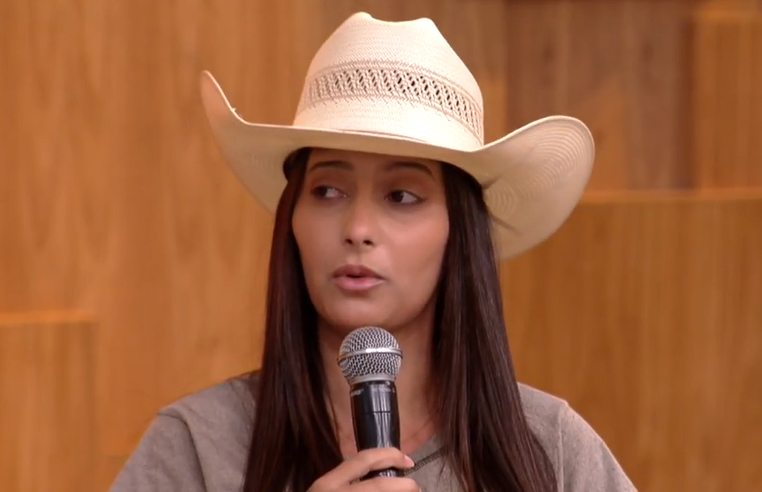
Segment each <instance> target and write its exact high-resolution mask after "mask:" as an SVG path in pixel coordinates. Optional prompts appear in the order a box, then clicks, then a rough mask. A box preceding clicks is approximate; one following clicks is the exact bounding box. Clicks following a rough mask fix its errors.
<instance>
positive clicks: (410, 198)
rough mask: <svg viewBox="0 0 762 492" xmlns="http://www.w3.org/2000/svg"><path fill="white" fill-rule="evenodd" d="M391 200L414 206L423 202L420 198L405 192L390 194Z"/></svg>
mask: <svg viewBox="0 0 762 492" xmlns="http://www.w3.org/2000/svg"><path fill="white" fill-rule="evenodd" d="M389 199H390V200H391V201H393V202H394V203H401V204H403V205H412V204H414V203H418V202H420V201H421V199H420V198H419V197H418V196H416V195H414V194H413V193H410V192H409V191H404V190H395V191H392V192H391V193H389Z"/></svg>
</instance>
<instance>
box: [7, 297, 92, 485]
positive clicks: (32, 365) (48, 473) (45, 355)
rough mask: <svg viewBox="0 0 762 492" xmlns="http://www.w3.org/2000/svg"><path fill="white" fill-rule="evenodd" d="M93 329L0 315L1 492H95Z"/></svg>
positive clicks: (79, 323)
mask: <svg viewBox="0 0 762 492" xmlns="http://www.w3.org/2000/svg"><path fill="white" fill-rule="evenodd" d="M95 330H96V323H95V321H94V320H93V319H92V318H90V317H89V316H86V315H82V314H77V313H65V312H63V313H29V314H26V315H2V314H0V490H3V491H4V492H6V491H7V492H43V491H56V492H96V491H95V490H94V483H95V478H96V473H95V470H96V464H97V463H96V458H97V435H96V419H95V417H96V398H95V344H96V332H95Z"/></svg>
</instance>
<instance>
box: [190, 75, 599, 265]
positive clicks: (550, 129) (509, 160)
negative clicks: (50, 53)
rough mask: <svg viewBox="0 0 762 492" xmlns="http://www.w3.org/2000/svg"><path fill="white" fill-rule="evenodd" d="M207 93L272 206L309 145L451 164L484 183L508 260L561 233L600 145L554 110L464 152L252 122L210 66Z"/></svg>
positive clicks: (211, 111)
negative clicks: (286, 166) (286, 169)
mask: <svg viewBox="0 0 762 492" xmlns="http://www.w3.org/2000/svg"><path fill="white" fill-rule="evenodd" d="M201 97H202V101H203V105H204V109H205V111H206V115H207V118H208V120H209V123H210V126H211V129H212V133H213V135H214V138H215V140H216V142H217V144H218V147H219V148H220V151H221V152H222V154H223V156H224V157H225V159H226V161H227V162H228V164H229V165H230V167H231V168H232V170H233V172H234V174H235V175H236V176H237V177H238V179H239V180H240V181H241V182H242V183H243V185H244V186H245V187H246V189H247V190H248V191H249V192H250V193H251V194H252V195H253V197H254V198H255V199H257V200H258V201H259V202H260V203H261V204H262V205H263V206H264V207H265V208H266V209H267V210H269V211H271V212H274V211H275V210H276V208H277V205H278V201H279V200H280V196H281V193H282V191H283V189H284V188H285V186H286V178H285V176H284V175H283V162H284V160H285V159H286V157H288V156H289V155H290V154H291V153H292V152H293V151H295V150H297V149H300V148H305V147H320V148H330V149H339V150H350V151H360V152H370V153H377V154H388V155H398V156H406V157H416V158H421V159H431V160H436V161H441V162H447V163H449V164H451V165H453V166H456V167H459V168H461V169H463V170H464V171H466V172H467V173H469V174H471V175H472V176H474V177H475V178H476V179H477V181H479V183H481V184H482V186H483V188H484V194H485V201H486V203H487V206H488V208H489V210H490V213H491V215H492V218H493V224H494V239H495V247H496V253H497V256H498V258H499V259H507V258H510V257H513V256H516V255H518V254H520V253H523V252H525V251H527V250H528V249H531V248H532V247H534V246H536V245H537V244H539V243H541V242H543V241H544V240H546V239H547V238H548V237H550V236H551V235H552V234H553V233H554V232H556V231H557V230H558V229H559V228H560V227H561V225H563V223H564V222H565V221H566V219H567V218H568V217H569V215H570V214H571V212H572V211H573V210H574V208H575V207H576V205H577V203H578V202H579V200H580V198H581V197H582V193H583V192H584V189H585V186H586V185H587V183H588V181H589V179H590V174H591V172H592V167H593V161H594V160H595V144H594V141H593V137H592V135H591V133H590V130H589V129H588V128H587V126H586V125H585V124H584V123H582V122H581V121H580V120H578V119H576V118H572V117H569V116H550V117H547V118H542V119H540V120H537V121H534V122H532V123H529V124H528V125H525V126H523V127H521V128H519V129H517V130H515V131H513V132H511V133H510V134H508V135H506V136H504V137H502V138H500V139H498V140H495V141H493V142H491V143H489V144H487V145H485V146H483V147H481V148H479V149H476V150H470V151H463V150H458V149H451V148H446V147H441V146H436V145H431V144H428V143H425V142H420V141H417V140H411V139H406V138H402V137H397V136H390V135H379V134H370V133H364V132H353V131H342V130H327V129H315V128H302V127H296V126H287V125H268V124H255V123H249V122H247V121H245V120H243V119H242V118H240V117H239V116H238V115H237V114H236V112H235V110H234V109H233V107H232V106H231V105H230V103H229V102H228V100H227V98H226V97H225V94H224V92H223V91H222V89H221V87H220V86H219V84H218V83H217V81H216V80H215V79H214V77H213V76H212V75H211V74H210V73H209V72H206V71H204V72H202V74H201Z"/></svg>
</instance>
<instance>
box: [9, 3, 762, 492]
mask: <svg viewBox="0 0 762 492" xmlns="http://www.w3.org/2000/svg"><path fill="white" fill-rule="evenodd" d="M357 10H365V11H368V12H371V13H372V14H374V15H375V16H378V17H382V18H384V19H387V20H401V19H408V18H412V17H418V16H428V17H431V18H433V19H434V20H435V21H436V22H437V24H438V25H439V27H440V29H441V30H442V32H443V33H444V35H445V36H446V37H447V38H448V39H449V41H450V42H451V44H452V45H453V47H454V48H455V49H456V50H457V51H458V52H459V53H460V54H461V56H462V57H463V59H464V60H465V61H466V63H467V64H468V65H469V66H470V67H471V69H472V71H473V72H474V74H475V76H476V77H477V79H478V80H479V82H480V84H481V85H482V88H483V93H484V99H485V105H486V112H487V137H488V139H494V138H496V137H498V136H500V135H501V134H503V133H505V132H507V131H510V130H511V129H513V128H515V127H517V126H519V125H522V124H524V123H527V122H529V121H530V120H532V119H534V118H537V117H540V116H543V115H546V114H550V113H555V112H563V113H567V114H571V115H575V116H578V117H581V118H582V119H584V120H585V121H586V122H587V123H588V124H589V125H590V127H591V128H592V130H593V132H594V134H595V137H596V140H597V145H598V159H597V163H596V169H595V171H594V174H593V178H592V181H591V184H590V188H589V194H588V196H587V197H586V199H585V202H584V203H583V204H582V205H581V206H580V208H579V209H578V210H577V212H575V214H574V215H573V217H572V218H571V220H570V222H569V223H568V224H567V225H566V226H565V227H564V228H563V229H562V231H560V232H559V233H558V234H557V235H556V236H555V237H554V238H552V239H551V240H550V241H549V242H548V243H546V244H545V245H543V246H542V247H540V248H538V249H537V250H535V251H533V252H530V253H528V254H527V255H524V256H522V257H521V258H518V259H516V260H515V261H512V262H509V263H507V264H506V265H504V267H503V272H502V275H503V280H504V283H505V299H506V302H507V306H508V312H507V318H508V320H507V321H508V323H509V326H510V331H511V337H512V338H511V339H512V348H513V351H514V353H515V357H516V361H517V366H518V370H519V373H520V375H521V377H522V379H523V380H524V381H526V382H529V383H531V384H534V385H536V386H538V387H541V388H543V389H546V390H548V391H552V392H554V393H557V394H559V395H561V396H563V397H565V398H567V399H568V400H569V401H571V402H572V404H573V405H574V406H575V407H576V408H577V409H578V410H579V411H580V413H582V414H583V415H584V416H585V417H586V418H587V419H588V420H589V421H590V422H591V423H592V424H593V425H594V426H595V427H596V429H597V430H598V431H599V432H600V433H601V434H602V435H603V436H604V437H605V438H606V440H607V441H608V442H609V443H610V445H611V447H612V448H613V449H614V451H615V453H616V454H617V456H618V457H619V458H620V460H621V462H622V463H623V465H624V466H625V468H626V469H627V471H628V472H629V474H630V475H631V476H632V478H633V479H634V481H635V482H636V484H637V485H638V486H639V488H640V490H644V491H654V492H662V491H663V492H674V491H676V490H697V491H702V492H709V491H719V490H722V491H725V490H749V489H751V488H753V487H755V486H756V484H758V483H759V482H760V481H761V480H762V475H761V473H762V472H760V467H759V466H758V463H760V462H762V449H761V448H762V445H760V444H759V443H760V442H762V435H760V432H759V431H758V429H760V426H759V421H760V417H762V393H761V391H760V387H761V385H760V384H759V383H757V381H758V380H759V379H760V378H761V377H762V365H761V363H760V361H761V360H762V348H761V346H762V334H761V333H762V330H760V327H761V326H762V311H761V310H760V309H761V308H760V305H762V304H760V302H759V301H760V300H761V299H762V281H761V280H760V279H761V278H762V232H761V231H762V138H760V136H762V98H761V97H759V94H758V92H759V91H758V89H756V88H758V87H761V86H762V8H760V7H759V5H758V2H754V1H743V0H737V1H734V0H716V1H707V2H699V1H697V0H616V1H614V0H537V1H531V2H530V1H519V0H417V1H407V2H402V1H398V2H393V1H387V2H375V1H370V0H367V1H357V0H330V1H329V0H320V1H317V0H281V1H278V2H266V1H260V0H236V1H228V2H201V1H198V0H178V1H175V2H154V1H149V0H135V1H130V2H103V1H100V0H66V1H64V0H46V1H41V0H0V32H2V33H3V43H2V44H0V61H1V62H2V65H0V67H2V73H3V74H4V75H3V77H0V108H2V111H3V118H1V119H0V171H1V172H0V313H4V314H2V315H0V357H2V358H1V359H0V371H2V372H0V412H1V414H2V418H0V490H3V491H6V490H9V491H12V492H30V491H33V490H51V489H55V490H57V491H60V492H70V491H72V492H73V491H75V490H76V491H78V492H82V491H98V492H100V491H105V490H106V489H107V487H108V485H109V484H110V482H111V480H112V479H113V477H114V475H115V473H116V472H117V471H118V470H119V468H120V467H121V465H122V463H123V461H124V459H125V458H126V456H128V455H129V453H130V452H131V450H132V449H133V447H134V445H135V444H136V442H137V440H138V439H139V437H140V435H141V433H142V432H143V430H144V429H145V426H146V425H147V423H148V422H149V421H150V419H151V418H152V416H153V414H154V412H155V411H156V410H157V408H158V407H159V406H161V405H163V404H165V403H167V402H169V401H171V400H172V399H174V398H176V397H178V396H180V395H182V394H184V393H187V392H190V391H193V390H196V389H198V388H201V387H203V386H206V385H208V384H212V383H214V382H216V381H219V380H221V379H223V378H225V377H227V376H229V375H232V374H236V373H239V372H242V371H244V370H247V369H249V368H251V367H254V366H256V364H257V363H258V360H259V355H260V351H261V340H260V336H261V321H262V318H263V313H264V304H263V289H264V285H265V272H266V262H267V257H268V254H269V241H268V234H269V232H270V227H271V219H270V218H269V217H268V216H267V215H266V214H265V213H264V211H263V210H262V209H261V208H260V207H259V206H258V205H257V204H255V203H254V202H253V200H251V199H250V198H249V197H248V196H247V195H246V194H245V192H244V190H243V188H242V186H241V185H240V184H239V183H238V182H237V181H236V180H235V178H234V177H233V176H232V174H231V173H230V172H229V171H228V169H227V168H226V166H225V164H224V162H223V161H222V159H221V157H220V155H219V153H218V151H217V149H216V147H215V145H214V143H213V141H212V139H211V135H210V133H209V131H208V127H207V123H206V121H205V119H204V115H203V113H202V109H201V106H200V101H199V99H198V95H197V76H198V72H199V71H200V70H202V69H209V70H211V71H212V73H214V74H215V76H216V77H217V78H218V80H219V81H220V83H221V84H222V86H223V88H224V89H225V90H226V92H227V93H228V95H229V97H230V98H231V100H232V101H233V104H234V105H235V106H236V107H237V108H238V110H239V113H240V114H242V115H243V116H244V117H245V118H247V119H249V120H257V121H267V122H274V123H288V122H289V121H290V119H291V117H292V115H293V111H294V109H295V107H296V98H297V96H298V94H299V91H300V88H301V82H302V78H303V75H304V72H305V70H306V67H307V65H308V63H309V61H310V58H311V56H312V54H313V52H314V50H315V49H316V48H317V47H318V45H319V43H320V42H321V41H322V40H323V39H324V38H325V37H326V36H327V35H328V34H329V33H330V32H331V31H332V30H333V29H334V28H335V27H336V26H337V25H338V24H339V23H340V22H341V21H342V20H344V19H345V18H346V17H347V16H348V15H349V14H350V13H352V12H354V11H357ZM51 364H52V365H51ZM43 458H44V459H43ZM40 471H43V472H44V473H41V472H40ZM6 477H10V479H9V478H6ZM50 484H56V485H55V486H53V485H50Z"/></svg>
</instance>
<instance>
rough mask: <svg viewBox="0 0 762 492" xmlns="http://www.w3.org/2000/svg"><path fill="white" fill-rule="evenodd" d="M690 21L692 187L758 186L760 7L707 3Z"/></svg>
mask: <svg viewBox="0 0 762 492" xmlns="http://www.w3.org/2000/svg"><path fill="white" fill-rule="evenodd" d="M692 24H693V45H692V50H693V76H692V85H693V88H692V112H693V115H692V121H691V124H692V126H693V138H692V141H691V146H692V149H691V155H692V158H693V163H694V164H693V166H694V172H695V175H696V178H695V183H696V187H697V188H723V187H731V188H732V187H749V186H762V92H760V91H762V10H754V9H749V8H740V7H738V6H735V7H731V5H724V4H719V5H717V6H715V5H711V6H710V7H707V8H704V9H700V10H699V11H698V12H697V13H696V15H695V16H694V17H693V19H692Z"/></svg>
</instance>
